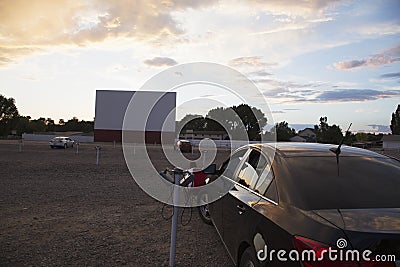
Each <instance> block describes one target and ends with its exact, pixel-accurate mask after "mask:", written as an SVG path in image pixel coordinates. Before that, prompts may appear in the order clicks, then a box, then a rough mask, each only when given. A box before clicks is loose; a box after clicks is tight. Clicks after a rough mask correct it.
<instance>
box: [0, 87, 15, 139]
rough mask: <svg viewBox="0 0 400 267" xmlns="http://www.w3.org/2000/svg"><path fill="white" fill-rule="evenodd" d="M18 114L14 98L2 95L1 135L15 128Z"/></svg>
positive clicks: (0, 96)
mask: <svg viewBox="0 0 400 267" xmlns="http://www.w3.org/2000/svg"><path fill="white" fill-rule="evenodd" d="M18 116H19V114H18V109H17V107H16V106H15V100H14V98H11V97H10V98H6V97H5V96H3V95H0V135H7V134H9V133H10V132H11V130H13V127H14V126H15V124H16V119H17V118H18Z"/></svg>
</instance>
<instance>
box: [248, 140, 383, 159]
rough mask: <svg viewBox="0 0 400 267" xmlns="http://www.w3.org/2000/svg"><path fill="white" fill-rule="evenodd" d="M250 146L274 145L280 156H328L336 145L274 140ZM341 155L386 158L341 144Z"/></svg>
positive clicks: (271, 146) (265, 146) (332, 154)
mask: <svg viewBox="0 0 400 267" xmlns="http://www.w3.org/2000/svg"><path fill="white" fill-rule="evenodd" d="M250 146H252V147H258V148H259V149H261V150H264V149H272V150H273V148H274V147H275V149H276V150H275V152H276V153H277V154H278V155H279V156H281V157H324V156H326V157H330V156H333V157H334V156H335V153H333V152H332V151H330V150H329V149H331V148H337V147H338V145H332V144H318V143H292V142H276V143H263V144H252V145H250ZM340 156H341V157H346V156H347V157H374V158H377V157H379V158H386V156H384V155H381V154H379V153H376V152H373V151H370V150H366V149H361V148H356V147H350V146H346V145H342V147H341V153H340Z"/></svg>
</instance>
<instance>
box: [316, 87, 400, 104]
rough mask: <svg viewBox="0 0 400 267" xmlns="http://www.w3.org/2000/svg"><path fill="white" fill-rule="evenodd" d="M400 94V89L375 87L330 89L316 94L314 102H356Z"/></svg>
mask: <svg viewBox="0 0 400 267" xmlns="http://www.w3.org/2000/svg"><path fill="white" fill-rule="evenodd" d="M396 96H400V90H389V91H379V90H373V89H340V90H328V91H324V92H322V93H320V94H319V95H317V96H315V98H313V99H311V100H310V101H314V102H354V101H371V100H377V99H382V98H390V97H396Z"/></svg>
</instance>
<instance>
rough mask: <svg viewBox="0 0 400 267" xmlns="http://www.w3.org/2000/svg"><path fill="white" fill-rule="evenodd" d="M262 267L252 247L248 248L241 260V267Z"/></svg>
mask: <svg viewBox="0 0 400 267" xmlns="http://www.w3.org/2000/svg"><path fill="white" fill-rule="evenodd" d="M258 266H261V265H260V264H259V262H258V260H257V258H256V254H255V253H254V252H253V249H252V248H251V247H248V248H247V249H246V250H245V251H244V252H243V254H242V257H241V258H240V264H239V267H258Z"/></svg>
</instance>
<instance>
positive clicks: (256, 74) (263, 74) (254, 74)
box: [247, 70, 272, 77]
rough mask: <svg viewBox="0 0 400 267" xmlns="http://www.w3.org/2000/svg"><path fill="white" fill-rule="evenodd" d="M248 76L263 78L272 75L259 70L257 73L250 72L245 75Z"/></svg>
mask: <svg viewBox="0 0 400 267" xmlns="http://www.w3.org/2000/svg"><path fill="white" fill-rule="evenodd" d="M247 75H249V76H256V77H265V76H270V75H272V73H269V72H266V71H264V70H259V71H252V72H249V73H247Z"/></svg>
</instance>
